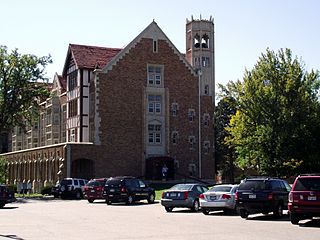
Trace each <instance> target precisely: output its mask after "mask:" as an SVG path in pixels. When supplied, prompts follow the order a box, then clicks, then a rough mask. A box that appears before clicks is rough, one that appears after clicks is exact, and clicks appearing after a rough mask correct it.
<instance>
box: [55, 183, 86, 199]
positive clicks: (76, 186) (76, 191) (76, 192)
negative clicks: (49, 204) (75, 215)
mask: <svg viewBox="0 0 320 240" xmlns="http://www.w3.org/2000/svg"><path fill="white" fill-rule="evenodd" d="M87 183H88V180H86V179H81V178H64V179H62V180H61V181H60V182H59V183H58V184H57V185H56V186H55V187H53V188H52V194H53V195H54V197H61V199H65V198H68V197H74V198H76V199H81V198H83V188H84V185H86V184H87Z"/></svg>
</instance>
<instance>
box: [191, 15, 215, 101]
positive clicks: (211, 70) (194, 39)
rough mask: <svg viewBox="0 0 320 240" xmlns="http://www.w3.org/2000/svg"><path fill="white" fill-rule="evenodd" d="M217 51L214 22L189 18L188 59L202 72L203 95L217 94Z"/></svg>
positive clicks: (199, 72) (201, 89)
mask: <svg viewBox="0 0 320 240" xmlns="http://www.w3.org/2000/svg"><path fill="white" fill-rule="evenodd" d="M214 57H215V51H214V22H213V19H212V17H210V19H209V20H204V19H201V15H200V19H193V16H191V20H188V19H187V23H186V59H187V61H188V62H189V63H190V64H191V65H192V66H193V68H194V69H195V70H197V71H198V74H200V78H201V81H200V82H201V83H200V87H201V88H200V92H201V96H211V97H212V101H213V103H214V96H215V58H214Z"/></svg>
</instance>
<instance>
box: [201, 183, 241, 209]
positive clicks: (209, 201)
mask: <svg viewBox="0 0 320 240" xmlns="http://www.w3.org/2000/svg"><path fill="white" fill-rule="evenodd" d="M238 186H239V185H235V184H221V185H215V186H213V187H212V188H211V189H209V190H208V191H206V192H204V193H202V194H200V197H199V200H200V208H201V211H202V213H203V214H205V215H208V214H209V213H210V211H217V210H223V211H224V212H235V210H236V202H235V193H236V191H237V189H238Z"/></svg>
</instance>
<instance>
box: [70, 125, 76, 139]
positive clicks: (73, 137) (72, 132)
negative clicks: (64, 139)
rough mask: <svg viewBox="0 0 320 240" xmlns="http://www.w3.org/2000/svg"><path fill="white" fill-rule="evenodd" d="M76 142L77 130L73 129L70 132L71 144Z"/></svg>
mask: <svg viewBox="0 0 320 240" xmlns="http://www.w3.org/2000/svg"><path fill="white" fill-rule="evenodd" d="M75 140H76V130H75V129H74V128H73V129H71V130H70V142H75Z"/></svg>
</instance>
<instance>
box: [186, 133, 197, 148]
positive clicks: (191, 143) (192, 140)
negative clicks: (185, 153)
mask: <svg viewBox="0 0 320 240" xmlns="http://www.w3.org/2000/svg"><path fill="white" fill-rule="evenodd" d="M188 141H189V146H190V149H194V147H195V144H196V137H195V136H189V138H188Z"/></svg>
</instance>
